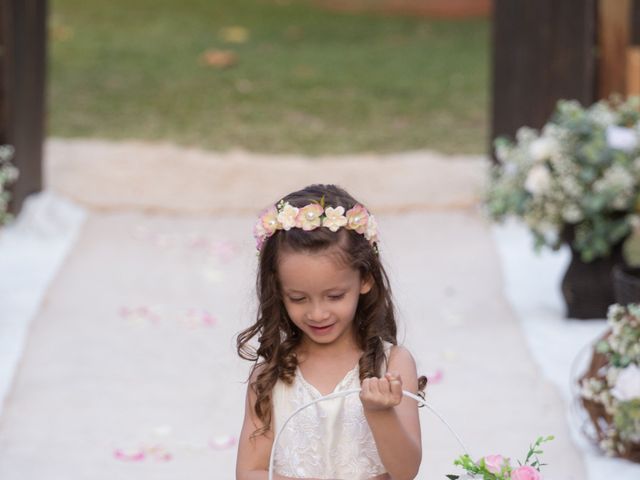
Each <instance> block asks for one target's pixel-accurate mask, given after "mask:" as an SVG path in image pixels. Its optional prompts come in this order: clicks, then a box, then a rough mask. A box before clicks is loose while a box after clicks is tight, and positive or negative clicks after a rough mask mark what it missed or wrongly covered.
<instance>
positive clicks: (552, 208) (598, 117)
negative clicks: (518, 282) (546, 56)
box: [484, 98, 640, 262]
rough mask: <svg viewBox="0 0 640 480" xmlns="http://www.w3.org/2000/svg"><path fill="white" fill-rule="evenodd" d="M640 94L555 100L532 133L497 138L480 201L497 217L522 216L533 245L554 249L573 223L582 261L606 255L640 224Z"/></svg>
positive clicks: (527, 130) (522, 130)
mask: <svg viewBox="0 0 640 480" xmlns="http://www.w3.org/2000/svg"><path fill="white" fill-rule="evenodd" d="M639 108H640V98H630V99H628V100H625V101H622V100H618V99H614V98H612V99H611V100H609V101H600V102H597V103H595V104H593V105H592V106H590V107H589V108H583V107H582V106H581V105H580V104H579V103H578V102H577V101H573V100H560V101H559V102H558V103H557V106H556V110H555V113H554V115H553V116H552V118H551V120H550V121H549V122H548V123H547V124H546V125H544V127H543V128H542V129H541V130H540V131H538V130H534V129H532V128H529V127H522V128H520V129H519V130H518V131H517V133H516V138H515V141H511V140H510V139H507V138H498V139H497V140H496V141H495V153H496V157H497V159H498V161H499V163H497V164H496V165H495V166H494V167H493V168H492V171H491V176H490V181H489V185H488V188H487V191H486V193H485V199H484V200H485V201H484V206H485V208H486V210H487V213H488V214H489V216H490V217H491V218H492V219H494V220H496V221H502V220H503V219H505V218H506V217H508V216H516V217H520V218H521V219H522V220H524V222H525V223H526V225H527V226H528V227H529V229H530V230H531V232H532V233H533V235H534V239H535V247H536V249H539V248H541V247H542V246H548V247H551V248H553V249H558V248H559V247H560V246H561V245H562V243H563V242H564V241H566V240H567V238H565V237H566V234H567V227H570V228H571V229H572V235H571V238H570V240H571V241H572V246H573V247H574V248H575V249H576V250H577V251H578V252H580V255H581V258H582V260H583V261H585V262H590V261H592V260H595V259H597V258H600V257H605V256H607V255H609V254H610V252H611V249H612V247H613V246H614V245H616V244H619V243H620V242H622V241H623V240H624V239H625V238H627V237H628V236H629V234H630V233H631V232H632V230H633V228H634V226H637V228H639V229H640V216H639V215H638V213H639V212H638V210H639V208H638V207H639V206H640V204H639V202H638V193H639V190H640V189H639V186H640V111H639Z"/></svg>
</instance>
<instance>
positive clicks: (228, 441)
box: [209, 435, 236, 450]
mask: <svg viewBox="0 0 640 480" xmlns="http://www.w3.org/2000/svg"><path fill="white" fill-rule="evenodd" d="M235 444H236V437H234V436H231V435H221V436H218V437H214V438H212V439H211V440H210V441H209V446H210V447H211V448H213V449H214V450H225V449H227V448H231V447H233V446H234V445H235Z"/></svg>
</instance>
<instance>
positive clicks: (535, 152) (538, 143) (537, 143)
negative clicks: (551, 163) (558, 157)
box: [529, 137, 556, 162]
mask: <svg viewBox="0 0 640 480" xmlns="http://www.w3.org/2000/svg"><path fill="white" fill-rule="evenodd" d="M555 150H556V142H555V141H554V140H552V139H550V138H544V137H541V138H538V139H536V140H534V141H533V142H531V144H530V145H529V155H531V158H532V159H533V160H534V161H535V162H542V161H544V160H547V159H548V158H550V157H551V155H552V154H553V153H554V152H555Z"/></svg>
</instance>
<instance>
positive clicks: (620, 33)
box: [598, 0, 632, 98]
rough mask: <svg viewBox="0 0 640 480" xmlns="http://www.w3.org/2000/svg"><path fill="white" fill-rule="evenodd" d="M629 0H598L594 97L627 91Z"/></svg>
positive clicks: (629, 27) (604, 96)
mask: <svg viewBox="0 0 640 480" xmlns="http://www.w3.org/2000/svg"><path fill="white" fill-rule="evenodd" d="M631 7H632V2H631V0H599V1H598V97H599V98H608V97H609V96H610V95H612V94H616V93H617V94H620V95H625V94H626V93H627V88H626V80H627V66H626V65H627V48H628V46H629V44H630V39H631V13H632V10H631Z"/></svg>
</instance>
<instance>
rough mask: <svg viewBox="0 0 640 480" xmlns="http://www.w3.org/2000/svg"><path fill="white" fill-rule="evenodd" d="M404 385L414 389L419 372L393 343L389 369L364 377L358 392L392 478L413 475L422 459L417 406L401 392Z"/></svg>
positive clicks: (405, 352)
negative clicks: (385, 372) (382, 372)
mask: <svg viewBox="0 0 640 480" xmlns="http://www.w3.org/2000/svg"><path fill="white" fill-rule="evenodd" d="M403 382H404V384H403ZM403 389H404V390H407V391H409V392H411V393H417V391H418V374H417V372H416V364H415V361H414V360H413V357H412V356H411V353H409V351H408V350H407V349H406V348H404V347H399V346H396V347H393V349H392V352H391V355H390V358H389V368H388V373H387V374H386V375H385V376H384V377H383V378H367V379H365V380H364V381H363V382H362V391H361V392H360V399H361V401H362V406H363V408H364V415H365V417H366V419H367V423H368V424H369V428H370V429H371V432H372V434H373V439H374V440H375V442H376V447H377V448H378V454H379V455H380V460H382V464H383V465H384V466H385V468H386V469H387V472H388V473H389V475H391V478H393V480H411V479H413V478H415V477H416V475H417V474H418V470H419V468H420V462H421V460H422V440H421V435H420V419H419V416H418V406H417V404H416V401H415V400H413V399H411V398H407V397H404V396H403V395H402V390H403Z"/></svg>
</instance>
